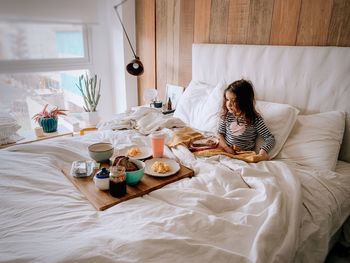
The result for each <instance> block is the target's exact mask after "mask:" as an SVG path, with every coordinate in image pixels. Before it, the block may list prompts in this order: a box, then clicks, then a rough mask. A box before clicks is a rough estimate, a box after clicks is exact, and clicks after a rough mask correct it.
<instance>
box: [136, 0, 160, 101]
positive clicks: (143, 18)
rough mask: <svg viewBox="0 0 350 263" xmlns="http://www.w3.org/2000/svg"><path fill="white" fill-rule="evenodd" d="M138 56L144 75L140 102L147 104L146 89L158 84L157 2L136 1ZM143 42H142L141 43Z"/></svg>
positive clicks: (139, 83)
mask: <svg viewBox="0 0 350 263" xmlns="http://www.w3.org/2000/svg"><path fill="white" fill-rule="evenodd" d="M135 3H136V10H135V11H136V17H137V19H136V39H137V43H136V44H137V45H136V54H137V55H138V56H139V57H140V59H141V61H142V63H143V66H144V70H145V71H144V74H142V75H141V76H139V77H138V81H137V83H138V91H139V92H138V102H139V105H142V104H144V103H145V101H144V100H143V94H144V91H145V89H147V88H154V87H155V83H156V43H155V41H154V40H155V36H156V32H155V21H156V20H155V19H156V18H155V0H147V1H143V0H136V2H135ZM141 40H142V41H141Z"/></svg>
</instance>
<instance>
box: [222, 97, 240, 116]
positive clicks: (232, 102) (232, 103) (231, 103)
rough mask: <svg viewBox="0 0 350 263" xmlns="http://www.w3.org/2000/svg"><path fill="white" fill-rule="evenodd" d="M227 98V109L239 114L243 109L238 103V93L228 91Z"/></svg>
mask: <svg viewBox="0 0 350 263" xmlns="http://www.w3.org/2000/svg"><path fill="white" fill-rule="evenodd" d="M225 99H226V108H227V110H228V111H229V112H230V113H232V114H234V115H239V114H240V113H241V111H240V109H239V108H238V105H237V103H236V95H235V94H234V93H233V92H230V91H226V93H225Z"/></svg>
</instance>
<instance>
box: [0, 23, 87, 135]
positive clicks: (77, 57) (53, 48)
mask: <svg viewBox="0 0 350 263" xmlns="http://www.w3.org/2000/svg"><path fill="white" fill-rule="evenodd" d="M89 46H90V45H89V41H88V29H87V27H86V26H85V25H80V24H52V23H50V24H47V23H25V22H13V21H6V22H0V111H5V112H10V113H12V114H13V115H14V116H15V117H16V118H17V121H18V123H19V124H20V125H21V126H22V128H21V130H22V131H25V130H31V129H33V127H35V125H36V124H35V123H34V122H33V121H32V120H31V117H32V116H33V115H34V114H35V113H37V112H39V111H40V110H41V109H42V108H43V106H44V105H45V104H47V103H48V104H50V105H52V106H58V107H61V108H64V109H67V110H69V111H71V112H81V111H83V108H82V106H83V99H82V97H81V95H80V92H79V90H78V89H77V88H76V86H75V84H76V83H77V82H78V78H79V75H81V74H84V73H85V72H87V71H89V70H90V69H91V62H90V61H91V58H90V56H89V53H90V52H89Z"/></svg>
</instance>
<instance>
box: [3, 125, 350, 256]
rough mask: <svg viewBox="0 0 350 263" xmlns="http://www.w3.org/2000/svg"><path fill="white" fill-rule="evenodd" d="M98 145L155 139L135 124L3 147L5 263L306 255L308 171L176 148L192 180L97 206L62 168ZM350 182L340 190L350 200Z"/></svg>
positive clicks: (175, 154)
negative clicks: (304, 230)
mask: <svg viewBox="0 0 350 263" xmlns="http://www.w3.org/2000/svg"><path fill="white" fill-rule="evenodd" d="M166 131H167V133H168V134H169V135H171V131H170V130H166ZM97 141H110V142H112V143H113V144H114V145H115V147H116V148H117V150H118V149H122V148H123V147H125V146H127V145H132V144H138V145H149V143H150V142H149V139H148V137H146V136H143V135H141V134H140V133H137V132H135V131H132V130H126V131H118V132H111V131H104V132H100V133H91V134H88V135H86V136H83V137H74V138H69V139H67V138H62V139H57V140H50V141H46V142H40V143H36V144H30V145H22V146H15V147H11V148H9V149H7V150H1V151H0V182H1V183H0V194H1V196H2V197H1V202H0V209H1V215H0V220H1V226H0V236H1V240H0V261H1V262H7V261H16V262H72V261H74V262H238V261H240V262H294V259H295V256H299V257H305V254H306V253H309V250H308V249H306V248H305V249H304V250H302V251H301V252H297V249H299V248H300V247H301V245H300V242H301V241H303V238H304V237H307V234H306V236H303V235H300V233H299V230H300V224H301V220H302V219H303V218H305V216H304V215H303V208H302V207H303V206H302V195H301V193H302V192H304V191H307V190H303V187H304V186H301V184H300V182H301V181H303V178H302V176H300V175H301V174H304V171H303V170H301V169H299V170H297V172H295V171H294V168H289V167H288V165H286V164H285V163H283V162H280V161H269V162H261V163H258V164H249V165H248V164H246V163H244V162H241V161H238V160H231V159H229V158H227V157H212V158H209V159H196V158H194V157H193V155H192V154H191V153H190V152H189V151H188V150H187V149H186V148H184V147H182V146H179V147H178V148H176V149H174V151H173V152H171V151H170V150H169V149H167V151H166V154H167V156H168V157H171V158H177V159H178V160H179V161H181V162H182V163H184V164H185V165H187V166H189V167H191V168H193V169H194V170H195V174H196V176H195V177H193V178H191V179H189V178H187V179H183V180H181V181H178V182H176V183H173V184H170V185H167V186H165V187H163V188H161V189H159V190H156V191H154V192H151V193H150V194H148V195H145V196H143V197H140V198H135V199H132V200H129V201H126V202H123V203H120V204H118V205H116V206H114V207H111V208H109V209H107V210H105V211H102V212H100V211H96V210H95V209H94V208H93V206H92V205H90V204H89V202H88V201H87V199H86V198H85V197H84V196H83V195H82V194H81V193H80V192H79V191H78V190H77V189H76V188H75V187H74V186H73V185H72V184H71V183H70V181H69V180H68V179H66V178H65V176H64V175H63V174H62V173H61V171H60V166H61V165H62V163H63V162H71V161H73V160H77V159H81V158H88V154H87V150H86V148H87V145H89V144H90V143H93V142H97ZM309 173H311V172H309ZM309 173H306V172H305V176H308V175H309ZM331 175H333V176H334V175H335V173H332V174H330V176H331ZM326 177H327V176H326ZM300 178H301V180H300ZM326 179H327V178H326ZM326 179H325V180H326ZM344 184H345V185H344ZM349 184H350V183H349V180H344V182H343V184H339V185H338V184H336V186H334V187H335V188H337V189H338V190H339V191H340V192H341V193H342V194H344V197H349V192H346V190H344V189H346V187H347V186H349ZM320 185H321V186H320V187H322V186H323V188H324V189H327V187H325V186H328V182H326V181H324V182H323V183H321V184H320ZM323 188H322V189H323ZM349 188H350V187H348V188H347V189H349ZM348 191H349V190H348ZM334 194H337V193H334ZM317 197H318V196H317ZM324 197H325V196H324ZM320 198H322V197H320ZM327 198H328V197H325V198H324V199H322V201H321V202H323V200H325V201H326V200H328V199H327ZM330 200H331V199H330ZM348 200H349V199H348ZM307 202H309V201H307ZM310 203H311V201H310ZM331 203H332V201H330V203H329V205H330V206H331ZM327 204H328V203H327ZM333 204H334V202H333ZM327 207H328V206H327ZM328 208H329V207H328ZM344 209H347V208H346V207H344ZM326 210H327V211H326ZM309 211H310V212H311V218H312V219H315V218H314V216H318V215H320V216H322V217H323V213H324V212H323V211H319V213H318V211H317V209H315V210H314V209H312V208H311V209H310V208H309ZM325 212H326V213H327V212H328V209H325ZM343 212H344V211H343ZM347 212H348V211H347ZM321 214H322V215H321ZM330 218H332V217H331V216H330ZM315 222H316V223H317V220H316V221H315ZM300 238H301V241H300ZM320 238H324V239H326V237H322V236H321V237H320ZM301 243H302V242H301ZM319 243H320V242H318V241H317V240H316V239H315V241H314V245H318V244H319ZM321 243H322V242H321ZM321 249H322V248H321ZM312 253H313V252H312ZM315 253H318V252H315ZM311 256H312V255H311Z"/></svg>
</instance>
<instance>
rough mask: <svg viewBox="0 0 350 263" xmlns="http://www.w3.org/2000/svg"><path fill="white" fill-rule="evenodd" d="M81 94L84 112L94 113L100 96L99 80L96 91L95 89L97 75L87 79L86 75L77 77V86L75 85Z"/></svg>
mask: <svg viewBox="0 0 350 263" xmlns="http://www.w3.org/2000/svg"><path fill="white" fill-rule="evenodd" d="M75 85H76V86H77V87H78V89H79V90H80V92H81V95H82V96H83V99H84V103H85V106H84V110H85V111H87V112H91V111H96V107H97V104H98V101H99V100H100V97H101V94H100V90H101V79H100V80H99V84H98V90H96V89H97V74H95V75H94V77H89V75H88V74H87V73H86V74H85V75H84V74H83V75H81V76H80V77H79V85H78V84H75Z"/></svg>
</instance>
